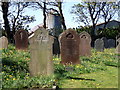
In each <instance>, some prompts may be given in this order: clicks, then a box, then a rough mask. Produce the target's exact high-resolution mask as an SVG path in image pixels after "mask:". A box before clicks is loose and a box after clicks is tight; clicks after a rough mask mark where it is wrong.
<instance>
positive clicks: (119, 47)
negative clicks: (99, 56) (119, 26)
mask: <svg viewBox="0 0 120 90" xmlns="http://www.w3.org/2000/svg"><path fill="white" fill-rule="evenodd" d="M117 42H118V45H117V47H116V52H117V53H119V54H120V38H118V39H117Z"/></svg>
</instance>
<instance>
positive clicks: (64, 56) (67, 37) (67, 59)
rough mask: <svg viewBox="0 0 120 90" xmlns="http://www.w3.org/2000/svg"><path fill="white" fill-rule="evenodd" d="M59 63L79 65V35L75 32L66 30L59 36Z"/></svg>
mask: <svg viewBox="0 0 120 90" xmlns="http://www.w3.org/2000/svg"><path fill="white" fill-rule="evenodd" d="M59 41H60V51H61V60H62V61H61V63H62V64H80V60H79V35H78V34H77V32H76V31H74V30H72V29H68V30H66V31H64V32H63V33H62V34H60V36H59Z"/></svg>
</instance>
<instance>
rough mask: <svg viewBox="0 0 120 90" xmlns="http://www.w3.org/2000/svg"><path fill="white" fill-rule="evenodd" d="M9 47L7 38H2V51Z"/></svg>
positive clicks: (0, 39)
mask: <svg viewBox="0 0 120 90" xmlns="http://www.w3.org/2000/svg"><path fill="white" fill-rule="evenodd" d="M7 47H8V39H7V38H6V37H5V36H2V37H0V49H2V48H7Z"/></svg>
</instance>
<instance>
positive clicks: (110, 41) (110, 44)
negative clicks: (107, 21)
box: [108, 39, 116, 48]
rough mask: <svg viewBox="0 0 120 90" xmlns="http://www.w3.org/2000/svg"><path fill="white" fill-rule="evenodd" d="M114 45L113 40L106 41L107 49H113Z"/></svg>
mask: <svg viewBox="0 0 120 90" xmlns="http://www.w3.org/2000/svg"><path fill="white" fill-rule="evenodd" d="M115 44H116V43H115V40H114V39H108V48H115Z"/></svg>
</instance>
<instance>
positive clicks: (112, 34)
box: [97, 27, 120, 38]
mask: <svg viewBox="0 0 120 90" xmlns="http://www.w3.org/2000/svg"><path fill="white" fill-rule="evenodd" d="M119 31H120V27H114V28H105V29H101V30H98V32H97V33H98V35H101V36H105V37H108V38H116V36H118V34H119Z"/></svg>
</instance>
